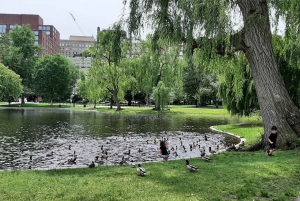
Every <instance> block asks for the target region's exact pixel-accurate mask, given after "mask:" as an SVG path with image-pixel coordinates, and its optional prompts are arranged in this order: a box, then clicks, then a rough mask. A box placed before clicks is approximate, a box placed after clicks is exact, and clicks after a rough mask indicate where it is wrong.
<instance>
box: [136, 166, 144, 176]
mask: <svg viewBox="0 0 300 201" xmlns="http://www.w3.org/2000/svg"><path fill="white" fill-rule="evenodd" d="M136 171H137V172H138V175H139V176H144V175H146V170H145V169H144V168H142V166H141V164H138V168H137V169H136Z"/></svg>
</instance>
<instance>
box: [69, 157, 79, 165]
mask: <svg viewBox="0 0 300 201" xmlns="http://www.w3.org/2000/svg"><path fill="white" fill-rule="evenodd" d="M76 159H77V158H76V157H74V158H70V159H68V164H69V165H73V164H75V165H76Z"/></svg>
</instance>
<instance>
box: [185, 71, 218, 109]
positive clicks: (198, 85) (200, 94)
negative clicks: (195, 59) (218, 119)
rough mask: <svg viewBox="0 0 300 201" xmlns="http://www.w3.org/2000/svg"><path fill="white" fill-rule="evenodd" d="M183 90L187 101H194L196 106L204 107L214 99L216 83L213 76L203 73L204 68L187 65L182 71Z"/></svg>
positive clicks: (216, 89)
mask: <svg viewBox="0 0 300 201" xmlns="http://www.w3.org/2000/svg"><path fill="white" fill-rule="evenodd" d="M183 90H184V92H185V94H186V98H187V100H188V101H192V100H195V102H196V103H195V104H196V106H198V105H200V106H205V105H206V103H207V102H208V101H210V100H215V99H216V97H217V91H218V82H217V80H216V76H215V75H213V74H211V73H208V72H205V68H204V67H201V66H199V67H196V66H194V65H191V66H188V65H187V66H186V67H185V68H184V70H183Z"/></svg>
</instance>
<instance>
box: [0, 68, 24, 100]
mask: <svg viewBox="0 0 300 201" xmlns="http://www.w3.org/2000/svg"><path fill="white" fill-rule="evenodd" d="M21 82H22V80H21V78H20V76H19V75H18V74H16V73H15V72H14V71H12V70H10V69H9V68H7V67H6V66H4V65H3V64H2V63H0V100H2V99H7V100H8V101H10V99H16V98H17V97H19V96H20V95H21V94H22V92H23V86H22V84H21Z"/></svg>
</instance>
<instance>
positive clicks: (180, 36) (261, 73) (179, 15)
mask: <svg viewBox="0 0 300 201" xmlns="http://www.w3.org/2000/svg"><path fill="white" fill-rule="evenodd" d="M126 2H127V1H125V3H126ZM129 6H130V9H131V11H130V17H129V29H130V31H131V32H132V33H134V34H139V31H138V29H139V28H140V27H143V26H144V25H145V24H147V25H149V26H150V27H151V28H152V29H153V30H154V33H155V35H156V36H158V38H163V39H165V40H167V41H175V42H183V43H185V44H186V47H187V54H188V56H189V57H191V56H192V54H193V53H194V50H195V49H199V50H201V52H202V56H201V57H199V60H200V59H202V60H203V61H202V62H203V63H206V64H205V65H208V64H209V63H210V65H209V66H210V67H211V68H218V67H220V66H223V65H224V63H223V62H222V59H221V58H218V56H217V55H221V56H224V58H225V59H226V58H227V57H228V56H233V55H235V54H236V52H242V53H243V54H245V57H246V58H247V60H248V62H249V64H250V69H251V73H252V76H253V79H254V82H255V85H254V86H255V88H256V92H257V97H258V103H259V106H260V109H261V115H262V118H263V123H264V136H263V141H262V144H261V145H262V146H264V145H266V144H267V143H268V141H267V139H268V136H269V133H270V128H271V126H273V125H276V126H277V127H278V128H279V140H278V143H279V144H278V145H279V147H282V148H283V147H287V146H288V147H289V146H291V145H292V144H293V143H294V141H295V138H297V137H299V136H300V121H299V119H300V111H299V109H298V108H297V107H296V106H295V104H294V103H293V101H292V99H291V97H290V95H289V94H288V91H287V89H286V87H285V84H284V80H283V78H282V76H281V75H280V72H279V70H278V67H277V63H276V60H275V55H274V52H273V44H272V34H271V25H270V24H271V20H274V21H273V22H275V25H276V24H278V20H279V17H280V16H283V17H284V19H285V23H286V33H285V36H286V39H287V40H288V41H289V43H286V48H289V47H290V46H291V44H292V43H293V41H299V37H300V36H299V24H300V15H299V2H298V0H290V1H282V0H219V1H212V0H195V1H194V0H193V1H189V0H188V1H186V0H130V1H129ZM271 10H272V11H274V12H273V13H275V15H273V16H275V17H273V16H272V12H271ZM234 16H239V18H240V19H236V18H235V17H234ZM237 20H239V21H240V22H241V23H240V24H241V28H240V29H239V30H236V23H235V22H236V21H237ZM286 48H284V49H286ZM288 62H289V63H292V62H291V61H288Z"/></svg>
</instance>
